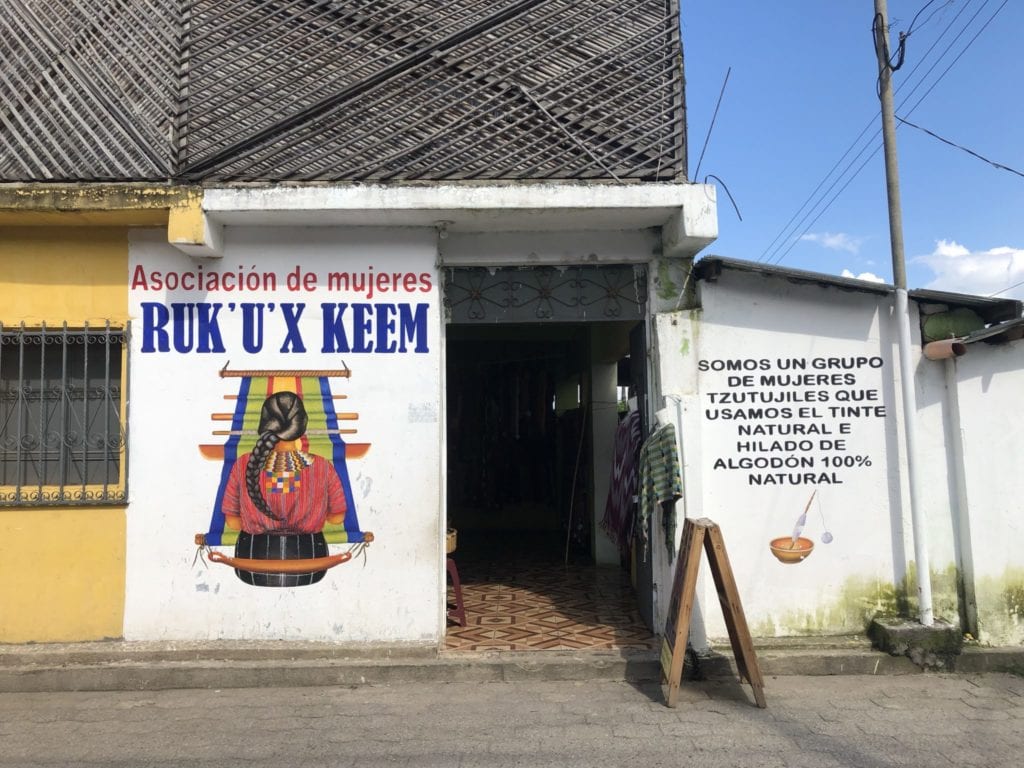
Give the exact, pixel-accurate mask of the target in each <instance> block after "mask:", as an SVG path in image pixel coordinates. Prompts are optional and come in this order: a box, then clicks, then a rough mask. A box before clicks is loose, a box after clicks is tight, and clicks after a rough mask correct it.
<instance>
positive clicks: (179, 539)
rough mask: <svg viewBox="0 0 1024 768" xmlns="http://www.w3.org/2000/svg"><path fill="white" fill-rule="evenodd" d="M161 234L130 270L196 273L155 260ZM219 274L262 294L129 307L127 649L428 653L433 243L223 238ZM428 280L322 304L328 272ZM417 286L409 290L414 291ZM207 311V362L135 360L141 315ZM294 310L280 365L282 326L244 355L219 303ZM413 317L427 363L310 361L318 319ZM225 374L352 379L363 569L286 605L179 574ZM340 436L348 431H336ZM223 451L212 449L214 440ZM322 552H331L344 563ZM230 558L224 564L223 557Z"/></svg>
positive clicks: (419, 356)
mask: <svg viewBox="0 0 1024 768" xmlns="http://www.w3.org/2000/svg"><path fill="white" fill-rule="evenodd" d="M164 237H165V235H164V233H162V232H158V231H152V232H150V231H139V232H136V233H134V234H133V236H132V239H131V245H130V266H131V269H132V270H133V274H134V270H135V268H136V266H137V265H140V264H141V265H144V266H145V268H146V269H147V270H160V271H168V270H177V271H182V270H192V271H195V270H196V268H197V263H196V262H194V261H192V260H190V259H189V257H187V256H184V255H183V254H182V253H181V252H179V251H177V250H175V249H174V248H172V247H170V246H168V245H167V243H166V241H165V240H164ZM225 243H226V244H225V249H226V250H225V255H224V258H223V259H222V260H217V261H214V262H205V263H204V269H205V270H206V271H208V272H209V271H214V270H227V271H231V270H236V271H237V270H238V269H241V270H242V271H245V272H247V271H249V270H250V269H255V270H256V271H258V272H263V271H273V272H275V273H277V274H278V275H279V276H281V277H280V278H279V285H278V289H277V291H276V292H274V293H265V292H262V291H256V292H245V293H244V294H239V293H228V292H223V291H222V292H210V293H208V292H205V291H177V292H170V293H169V292H167V291H152V290H151V291H144V290H142V289H141V288H136V289H135V290H132V291H131V299H130V311H131V313H132V315H133V317H134V318H135V319H134V320H133V329H132V330H133V335H132V344H131V358H130V405H129V408H130V418H129V424H130V431H131V433H130V441H131V443H130V445H131V458H130V464H129V492H130V497H131V502H130V505H129V508H128V547H127V549H128V563H127V599H126V608H125V622H124V626H125V637H126V638H127V639H134V640H141V639H217V638H239V639H303V640H329V641H334V642H340V643H346V642H352V643H362V642H374V643H405V644H410V643H412V644H433V643H436V642H437V641H438V640H439V638H440V636H441V634H442V632H443V618H442V610H441V595H442V590H443V583H442V581H441V579H442V570H441V567H442V555H441V541H442V532H441V530H440V524H441V520H442V514H441V488H440V478H441V463H440V462H441V451H440V446H441V434H442V397H441V359H442V358H441V314H440V308H439V307H440V305H439V298H438V297H439V288H438V275H437V273H436V270H435V261H436V233H435V231H434V230H433V229H404V230H403V229H397V230H395V229H392V230H388V231H383V230H372V229H365V228H363V229H335V228H324V227H320V228H309V229H303V228H293V229H278V228H245V229H243V228H235V227H228V228H227V230H226V233H225ZM296 266H298V267H300V269H301V270H303V272H310V273H313V274H315V275H317V287H316V288H315V289H314V290H312V291H305V290H302V291H289V290H288V289H287V288H286V287H284V286H283V283H284V279H283V276H284V275H286V274H287V273H289V272H291V271H292V270H293V269H294V268H295V267H296ZM371 268H372V269H373V270H374V271H375V272H376V273H382V272H389V273H391V272H395V273H410V274H416V275H421V274H425V275H427V278H426V279H427V280H429V283H430V288H429V290H428V291H426V292H424V291H421V290H420V289H419V287H417V288H415V289H413V290H411V291H407V290H405V289H400V290H398V291H397V292H396V291H390V292H387V293H380V292H375V293H374V295H373V296H372V298H370V297H368V294H367V293H366V292H363V293H355V292H352V291H349V292H345V291H339V292H329V291H327V289H326V287H325V282H326V274H327V272H329V271H353V272H366V271H368V270H370V269H371ZM419 285H422V283H420V284H419ZM144 301H149V302H154V301H155V302H164V303H169V302H197V301H201V302H221V303H223V304H224V305H225V308H222V310H221V313H220V315H219V319H220V321H221V326H222V331H223V341H224V346H225V347H226V351H225V352H224V353H221V354H196V353H194V352H193V353H187V354H182V353H175V352H168V353H144V352H142V348H141V345H142V343H143V340H144V333H143V332H142V331H143V329H142V322H141V315H142V311H141V303H142V302H144ZM239 301H265V302H275V303H277V304H278V305H279V304H280V303H281V302H304V303H305V304H306V305H307V308H306V312H305V313H304V314H303V315H302V318H301V320H300V325H299V327H300V329H301V335H302V337H303V339H304V341H305V343H306V345H307V351H306V353H304V354H296V353H282V352H280V351H279V344H280V342H281V340H282V338H283V333H284V329H285V326H284V324H283V323H282V321H281V317H280V316H279V314H271V315H268V319H267V324H266V335H267V336H266V338H267V344H266V346H265V347H264V349H263V350H262V351H260V352H258V353H252V354H249V353H246V352H245V351H244V350H243V349H242V347H241V342H240V338H239V330H240V329H239V323H238V320H237V310H236V311H235V312H234V313H232V312H230V311H229V310H228V309H227V308H226V305H227V304H228V303H229V302H239ZM321 302H328V303H335V302H368V303H371V304H374V305H375V306H379V303H381V302H409V303H413V304H419V303H426V304H427V306H428V309H427V313H428V314H427V317H428V319H427V327H426V330H427V338H428V350H429V351H427V352H422V353H417V352H414V351H412V350H410V351H407V352H406V353H404V354H402V353H394V354H374V353H366V352H363V353H359V352H356V351H353V352H351V353H346V354H324V353H322V352H321V340H322V337H323V333H322V321H321V313H320V303H321ZM229 360H230V364H231V368H232V369H241V368H260V369H266V368H302V369H311V368H324V367H330V368H337V367H341V365H342V361H344V364H345V365H347V366H348V367H349V368H350V369H351V370H352V376H351V379H349V380H347V381H346V380H344V379H341V380H337V384H336V385H334V387H333V391H334V392H335V393H337V394H342V393H343V394H347V395H348V399H347V400H344V401H341V402H342V403H344V405H343V406H339V410H341V409H343V410H348V411H356V412H358V413H359V419H358V421H357V422H355V426H356V428H357V429H358V435H357V436H354V437H351V438H346V439H350V440H356V441H363V442H369V443H371V444H372V446H371V448H370V450H369V452H368V453H367V455H366V456H365V457H364V458H362V459H358V460H351V461H349V463H348V468H349V472H350V476H351V481H352V488H353V493H354V495H355V502H356V508H357V513H358V516H359V522H360V524H361V528H362V529H363V530H364V531H365V530H368V531H372V532H373V533H374V535H375V537H376V540H375V541H374V543H373V544H372V545H371V546H370V548H369V550H368V551H367V557H366V561H365V564H364V563H363V562H362V561H361V560H353V561H350V562H348V563H345V564H343V565H340V566H338V567H336V568H334V569H332V570H330V571H328V573H327V575H326V577H325V578H324V579H323V581H321V582H319V583H318V584H315V585H312V586H306V587H297V588H291V589H274V588H259V587H253V586H248V585H246V584H244V583H243V582H242V581H240V580H239V579H238V578H237V577H236V576H235V574H234V572H233V570H232V569H230V568H227V567H224V566H221V565H210V566H209V567H204V566H203V565H202V564H201V563H196V564H193V558H194V556H195V552H196V548H195V546H194V544H193V543H192V542H193V537H194V535H195V534H196V533H197V532H204V531H206V530H207V526H208V523H209V520H210V515H211V510H212V506H213V503H214V496H215V493H216V489H217V485H218V481H219V477H220V471H221V465H220V463H219V462H215V461H210V460H207V459H204V458H202V457H201V456H200V454H199V451H198V448H197V446H198V445H199V444H200V443H211V442H215V441H216V439H215V438H213V437H211V434H210V433H211V430H212V429H214V428H224V426H225V424H224V423H223V422H222V423H220V424H215V423H213V422H211V420H210V419H211V413H214V412H218V411H220V412H222V411H225V410H230V404H229V403H228V401H225V400H224V395H227V394H233V393H235V392H237V380H233V379H220V378H219V377H218V375H217V372H218V370H219V369H220V368H221V367H223V366H224V365H225V364H226V363H227V362H228V361H229ZM346 426H347V425H346ZM219 439H220V440H224V439H225V438H219ZM344 548H345V547H344V545H332V546H331V549H332V552H334V551H340V550H342V549H344ZM225 549H226V550H229V549H230V548H225Z"/></svg>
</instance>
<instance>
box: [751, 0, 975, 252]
mask: <svg viewBox="0 0 1024 768" xmlns="http://www.w3.org/2000/svg"><path fill="white" fill-rule="evenodd" d="M989 1H990V0H985V1H984V3H983V4H982V6H981V7H980V8H979V9H978V11H977V12H976V13H975V14H974V16H972V17H971V18H970V19H969V20H968V22H967V23H966V24H965V25H964V29H963V30H961V31H960V33H959V34H958V35H957V36H956V37H954V38H953V40H952V41H951V42H950V43H949V45H947V46H946V48H945V49H944V50H943V52H942V53H941V54H940V55H939V59H938V60H939V61H941V60H942V58H943V57H944V56H945V55H946V53H947V52H948V51H949V49H950V47H952V45H953V44H954V43H955V42H956V41H957V40H958V39H959V38H960V36H961V35H963V32H964V30H966V29H967V27H969V26H970V24H971V23H972V22H973V21H974V19H975V18H977V16H978V14H979V13H981V11H982V10H983V9H984V8H985V5H987V4H988V3H989ZM970 4H971V0H967V2H966V3H965V4H964V5H963V6H961V8H960V10H959V11H958V12H957V13H956V15H955V16H954V17H953V18H952V19H951V20H950V22H949V24H947V25H946V27H945V29H943V30H942V32H941V33H940V34H939V36H938V37H937V38H936V39H935V41H934V42H933V43H932V44H931V46H930V47H929V48H928V50H927V51H925V54H924V55H923V56H922V57H921V60H920V61H919V62H918V63H917V64H915V65H914V68H913V69H911V70H910V73H909V74H908V75H907V82H909V80H910V78H912V77H913V76H914V73H915V72H917V70H918V69H919V68H920V67H921V66H922V65H923V64H924V62H925V61H926V60H927V58H928V57H929V56H930V55H931V53H932V51H933V50H935V47H936V46H937V45H938V44H939V41H941V40H942V38H943V37H945V36H946V34H947V33H948V32H949V30H950V29H951V28H952V27H953V25H954V24H956V22H957V20H958V19H959V18H960V16H962V15H963V14H964V13H965V12H966V11H967V8H968V6H969V5H970ZM933 69H934V65H933V66H932V68H931V69H929V70H928V72H926V73H925V74H924V75H923V76H922V77H921V79H920V80H919V81H918V82H917V84H916V85H914V86H913V88H912V89H911V90H910V93H908V94H907V95H906V97H905V98H904V101H905V100H906V99H907V98H909V97H910V96H912V95H913V94H914V92H915V91H916V90H917V89H918V88H919V87H920V86H921V84H922V83H923V82H924V80H925V79H926V78H927V77H928V75H929V74H931V72H932V70H933ZM901 87H902V86H899V87H897V92H899V90H900V88H901ZM901 106H902V104H901ZM878 116H879V112H876V113H875V114H874V115H872V117H871V119H870V120H868V122H867V124H866V125H865V126H864V128H863V129H862V130H861V132H860V133H859V134H858V135H857V137H856V138H855V139H854V140H853V142H852V143H851V144H850V146H849V147H847V149H846V151H845V152H843V154H842V156H841V157H840V158H839V159H838V160H837V161H836V162H835V163H834V164H833V165H832V167H831V168H830V169H829V170H828V172H827V173H826V174H825V175H824V176H823V177H822V179H821V181H819V182H818V184H817V186H816V187H815V188H814V189H813V190H812V191H811V193H810V195H808V196H807V199H806V200H804V202H803V203H802V204H801V205H800V207H799V208H797V210H796V212H795V213H794V214H793V215H792V216H791V217H790V218H789V220H788V221H787V222H786V223H785V224H784V225H783V227H782V229H781V230H779V232H778V234H776V235H775V237H774V238H773V239H772V241H771V242H770V243H769V244H768V246H767V247H766V248H765V249H764V251H763V252H762V253H761V255H760V257H758V261H767V262H769V263H773V259H775V257H776V255H777V254H778V253H779V251H780V250H781V249H782V248H784V247H785V246H786V244H787V243H788V242H789V238H790V237H791V236H792V234H793V233H794V232H795V231H796V230H797V229H799V228H800V227H801V226H803V224H804V222H806V221H807V219H808V217H810V216H811V215H813V213H814V210H815V209H816V208H817V207H818V206H819V205H820V204H821V201H822V200H823V199H824V198H825V196H826V195H828V194H829V193H830V192H831V191H832V190H833V189H835V186H836V185H837V184H839V183H840V181H841V180H842V178H843V176H844V175H845V174H846V173H847V172H848V171H849V169H850V168H851V167H853V164H854V163H856V162H857V159H858V158H859V157H860V156H861V155H863V154H864V152H866V151H867V150H868V149H869V147H870V143H869V144H867V145H865V146H864V147H863V148H862V149H861V150H860V152H858V153H857V154H856V155H854V157H853V159H852V160H851V161H850V162H849V163H848V164H847V165H846V167H845V168H844V169H843V171H842V172H841V173H840V174H839V176H838V177H837V178H836V180H835V181H833V182H832V184H831V185H830V186H829V187H828V189H826V190H825V191H824V192H822V194H821V195H820V197H818V198H817V199H816V201H815V202H814V204H813V205H811V208H810V210H808V211H807V213H806V214H805V215H804V217H803V218H802V219H801V220H800V221H799V222H797V224H796V226H795V227H793V226H792V225H793V222H794V221H796V219H797V217H799V216H800V214H801V213H803V211H804V210H805V209H806V208H807V206H808V204H809V203H811V201H812V200H815V198H816V196H817V195H818V192H819V190H821V188H822V187H823V186H824V185H825V183H826V182H827V181H828V180H829V179H830V178H831V177H832V174H833V173H834V172H835V170H836V169H837V168H838V167H839V166H840V165H841V164H842V162H843V161H844V160H845V159H846V157H847V156H848V155H849V154H850V152H852V151H853V150H854V148H855V147H856V146H857V145H858V143H859V142H860V140H861V139H862V138H863V136H864V134H865V133H867V132H868V131H869V130H871V128H872V127H873V126H875V125H876V124H877V120H878ZM880 134H881V131H880V130H878V129H875V132H874V135H873V136H872V140H875V139H877V138H878V136H879V135H880ZM869 141H870V140H869ZM878 146H879V147H880V146H881V145H880V144H879V145H878ZM877 151H878V148H877V147H876V149H875V152H877ZM861 167H863V165H862V166H861ZM858 172H859V169H858ZM847 185H848V183H847ZM847 185H844V186H843V188H844V189H845V188H846V186H847ZM820 215H821V214H819V217H820ZM815 221H817V218H816V219H815ZM812 225H813V222H812ZM780 238H781V239H782V242H779V240H780ZM776 244H778V245H776ZM787 252H788V251H787ZM781 260H782V257H779V258H778V259H775V261H774V263H778V262H779V261H781Z"/></svg>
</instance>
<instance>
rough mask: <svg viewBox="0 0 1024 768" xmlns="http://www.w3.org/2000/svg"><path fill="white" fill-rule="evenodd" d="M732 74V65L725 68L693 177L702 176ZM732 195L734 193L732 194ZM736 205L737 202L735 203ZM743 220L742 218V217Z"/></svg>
mask: <svg viewBox="0 0 1024 768" xmlns="http://www.w3.org/2000/svg"><path fill="white" fill-rule="evenodd" d="M730 74H732V67H729V68H728V69H727V70H725V80H724V81H722V89H721V90H720V91H719V92H718V101H717V102H715V112H714V114H713V115H711V124H710V125H709V126H708V133H707V136H705V137H704V146H703V147H702V148H701V150H700V157H699V158H698V159H697V170H696V171H694V172H693V178H695V179H696V178H699V177H700V164H701V163H702V162H704V152H705V151H706V150H707V148H708V142H709V141H710V140H711V131H712V130H714V127H715V118H717V117H718V108H719V107H720V106H722V96H724V95H725V86H726V85H728V84H729V75H730ZM730 197H732V195H730ZM733 205H735V203H733ZM740 220H741V221H742V219H740Z"/></svg>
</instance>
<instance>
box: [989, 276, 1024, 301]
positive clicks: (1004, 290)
mask: <svg viewBox="0 0 1024 768" xmlns="http://www.w3.org/2000/svg"><path fill="white" fill-rule="evenodd" d="M1020 285H1024V280H1021V281H1020V282H1019V283H1014V284H1013V285H1008V286H1006V287H1005V288H1002V289H1001V290H998V291H996V292H995V293H990V294H989V295H988V298H990V299H991V298H993V297H994V296H998V295H999V294H1000V293H1006V292H1007V291H1012V290H1013V289H1014V288H1016V287H1017V286H1020Z"/></svg>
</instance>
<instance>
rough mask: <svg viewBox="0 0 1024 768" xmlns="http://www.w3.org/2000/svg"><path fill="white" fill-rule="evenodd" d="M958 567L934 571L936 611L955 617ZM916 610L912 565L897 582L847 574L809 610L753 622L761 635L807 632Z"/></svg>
mask: <svg viewBox="0 0 1024 768" xmlns="http://www.w3.org/2000/svg"><path fill="white" fill-rule="evenodd" d="M956 579H957V570H956V568H955V567H954V566H952V565H950V566H948V567H946V568H944V569H942V570H938V571H933V572H932V604H933V606H934V610H935V615H936V617H938V618H942V619H945V620H947V621H951V622H955V623H958V622H959V618H958V612H957V611H958V600H957V590H956ZM916 610H917V577H916V573H915V572H914V568H913V564H911V566H910V568H909V572H908V574H907V576H906V577H905V578H904V579H902V580H901V581H900V582H899V583H898V584H896V583H893V582H889V581H886V580H884V579H879V578H875V577H871V576H851V577H849V578H848V579H847V580H846V581H845V582H844V583H843V584H842V585H841V586H840V587H839V589H838V597H837V598H836V599H835V600H834V601H832V602H830V603H824V604H822V605H818V606H814V607H812V608H810V609H806V610H803V609H794V610H790V611H786V612H784V613H781V614H776V615H768V616H766V617H765V618H764V619H763V620H761V621H759V622H756V623H755V624H754V626H752V627H751V630H752V632H753V633H754V634H755V635H758V636H761V637H785V636H810V635H830V634H849V633H859V632H864V631H865V630H866V629H867V627H868V625H869V624H870V623H871V621H872V620H873V619H875V618H877V617H879V616H912V615H914V614H915V613H916Z"/></svg>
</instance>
